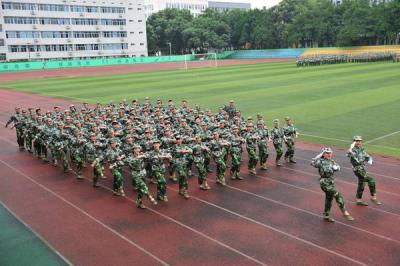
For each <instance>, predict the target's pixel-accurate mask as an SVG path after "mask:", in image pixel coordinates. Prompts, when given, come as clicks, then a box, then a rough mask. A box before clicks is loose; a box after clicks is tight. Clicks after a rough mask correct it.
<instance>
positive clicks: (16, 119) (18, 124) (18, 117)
mask: <svg viewBox="0 0 400 266" xmlns="http://www.w3.org/2000/svg"><path fill="white" fill-rule="evenodd" d="M19 109H20V108H15V112H16V113H15V114H14V115H12V116H11V117H10V119H8V121H7V123H6V125H5V127H8V125H9V124H11V123H14V125H13V127H15V132H16V134H17V143H18V146H19V149H20V150H24V149H25V146H24V145H25V139H24V135H23V133H24V132H23V126H24V123H25V121H24V120H25V119H26V118H25V117H24V115H23V114H21V113H20V111H19Z"/></svg>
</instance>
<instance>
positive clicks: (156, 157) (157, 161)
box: [147, 139, 171, 202]
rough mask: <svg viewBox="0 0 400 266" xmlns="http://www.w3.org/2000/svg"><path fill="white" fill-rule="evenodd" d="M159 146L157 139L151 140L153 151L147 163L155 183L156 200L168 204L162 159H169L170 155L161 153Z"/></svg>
mask: <svg viewBox="0 0 400 266" xmlns="http://www.w3.org/2000/svg"><path fill="white" fill-rule="evenodd" d="M160 145H161V143H160V141H159V140H158V139H153V150H152V151H150V152H149V156H148V158H147V161H148V163H149V165H150V167H151V171H152V173H153V174H154V177H155V179H156V182H157V199H158V200H161V201H164V202H168V198H167V181H166V179H165V166H164V159H170V158H171V155H170V154H164V153H162V152H161V149H160Z"/></svg>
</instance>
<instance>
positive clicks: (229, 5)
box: [208, 1, 251, 12]
mask: <svg viewBox="0 0 400 266" xmlns="http://www.w3.org/2000/svg"><path fill="white" fill-rule="evenodd" d="M208 7H209V8H211V9H214V10H216V11H218V12H224V11H229V10H234V9H240V10H249V9H250V8H251V4H250V3H237V2H221V1H208Z"/></svg>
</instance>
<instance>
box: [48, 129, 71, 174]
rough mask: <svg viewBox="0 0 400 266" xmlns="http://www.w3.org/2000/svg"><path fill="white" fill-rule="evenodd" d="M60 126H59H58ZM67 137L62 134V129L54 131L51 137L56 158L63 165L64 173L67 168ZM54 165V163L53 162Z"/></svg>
mask: <svg viewBox="0 0 400 266" xmlns="http://www.w3.org/2000/svg"><path fill="white" fill-rule="evenodd" d="M59 126H60V124H59ZM67 137H68V136H67V135H66V134H64V131H63V129H62V128H58V129H55V130H54V132H53V135H52V139H51V140H52V142H53V145H54V150H55V155H56V158H58V159H60V160H61V161H62V163H63V169H64V172H67V171H68V170H69V169H70V167H69V162H68V158H67V152H68V147H67V144H66V140H67ZM54 163H55V164H56V162H54Z"/></svg>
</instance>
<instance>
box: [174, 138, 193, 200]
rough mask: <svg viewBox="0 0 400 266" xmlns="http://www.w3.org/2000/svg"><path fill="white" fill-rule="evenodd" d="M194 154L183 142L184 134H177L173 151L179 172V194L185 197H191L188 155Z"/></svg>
mask: <svg viewBox="0 0 400 266" xmlns="http://www.w3.org/2000/svg"><path fill="white" fill-rule="evenodd" d="M189 154H190V155H191V154H192V150H191V149H190V148H189V147H187V146H186V145H185V144H183V136H180V135H178V136H176V144H175V147H174V150H173V152H172V156H173V158H174V162H175V167H176V171H177V173H178V184H179V195H181V196H183V197H184V198H185V199H189V198H190V196H189V193H188V189H189V185H188V180H187V174H186V173H187V172H186V170H187V164H188V160H187V155H189Z"/></svg>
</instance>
